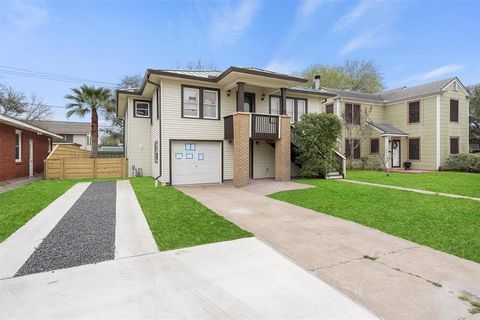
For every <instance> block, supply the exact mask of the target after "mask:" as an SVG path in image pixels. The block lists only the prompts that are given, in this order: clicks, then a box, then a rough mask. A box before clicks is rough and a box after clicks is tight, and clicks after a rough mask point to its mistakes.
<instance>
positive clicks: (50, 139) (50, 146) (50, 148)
mask: <svg viewBox="0 0 480 320" xmlns="http://www.w3.org/2000/svg"><path fill="white" fill-rule="evenodd" d="M50 152H52V138H48V153H50Z"/></svg>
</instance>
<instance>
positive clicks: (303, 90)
mask: <svg viewBox="0 0 480 320" xmlns="http://www.w3.org/2000/svg"><path fill="white" fill-rule="evenodd" d="M288 91H292V92H301V93H311V94H319V95H322V96H327V97H328V96H335V95H336V94H335V93H332V92H329V91H327V90H325V89H324V88H320V90H317V89H314V88H304V87H292V88H288Z"/></svg>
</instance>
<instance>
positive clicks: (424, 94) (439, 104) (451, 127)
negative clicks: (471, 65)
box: [323, 77, 470, 170]
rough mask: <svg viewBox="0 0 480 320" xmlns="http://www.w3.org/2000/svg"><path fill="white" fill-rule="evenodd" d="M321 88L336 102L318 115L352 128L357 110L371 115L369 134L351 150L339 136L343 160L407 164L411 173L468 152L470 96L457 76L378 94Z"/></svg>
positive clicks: (391, 165)
mask: <svg viewBox="0 0 480 320" xmlns="http://www.w3.org/2000/svg"><path fill="white" fill-rule="evenodd" d="M324 89H325V90H327V91H328V92H331V93H334V94H336V97H333V98H329V99H327V101H325V102H324V103H323V110H324V111H325V112H327V113H333V114H336V115H338V116H339V117H347V118H346V119H348V120H349V121H346V122H347V123H349V122H350V123H353V125H355V123H358V122H359V116H358V113H359V112H360V110H362V109H366V110H371V111H370V120H371V122H370V125H371V127H372V128H373V134H372V135H371V137H370V139H368V140H366V141H365V140H364V141H363V142H361V143H360V146H359V148H357V149H356V150H349V149H351V145H352V144H350V143H348V141H347V140H346V139H345V137H344V139H342V143H341V147H340V149H341V150H342V152H343V153H345V155H346V156H347V157H353V158H356V159H359V158H360V157H363V156H367V155H378V156H379V157H380V158H382V159H383V158H385V157H387V159H388V163H387V165H388V167H389V168H401V167H403V165H404V163H405V161H409V162H411V164H412V168H413V169H422V170H438V169H439V168H441V167H442V166H443V165H444V163H445V161H446V159H447V158H448V156H449V155H451V154H458V153H468V152H469V96H470V94H469V92H468V91H467V89H466V88H465V87H464V85H463V84H462V83H461V82H460V80H459V79H458V78H457V77H453V78H449V79H445V80H440V81H435V82H432V83H427V84H423V85H419V86H415V87H411V88H407V87H402V88H398V89H393V90H387V91H383V92H380V93H378V94H365V93H359V92H352V91H345V90H338V89H330V88H324ZM355 145H358V144H357V143H356V144H355Z"/></svg>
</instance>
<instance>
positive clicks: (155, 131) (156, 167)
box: [150, 89, 160, 178]
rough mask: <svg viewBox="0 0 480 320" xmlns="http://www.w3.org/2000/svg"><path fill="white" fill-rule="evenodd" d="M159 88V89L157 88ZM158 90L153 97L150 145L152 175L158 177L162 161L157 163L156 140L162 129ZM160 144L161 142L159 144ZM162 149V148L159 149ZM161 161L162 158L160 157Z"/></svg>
mask: <svg viewBox="0 0 480 320" xmlns="http://www.w3.org/2000/svg"><path fill="white" fill-rule="evenodd" d="M157 90H159V89H157ZM157 90H155V91H154V92H153V97H152V125H151V126H150V134H151V145H150V152H151V160H150V162H151V175H152V177H154V178H156V177H158V176H159V174H160V163H155V141H157V142H159V138H160V137H159V129H160V121H159V120H158V119H157V111H158V108H157ZM159 145H160V144H159ZM159 151H160V150H159ZM159 161H160V159H159Z"/></svg>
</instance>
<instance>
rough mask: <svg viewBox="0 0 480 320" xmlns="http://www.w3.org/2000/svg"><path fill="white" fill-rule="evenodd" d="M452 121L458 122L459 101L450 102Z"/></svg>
mask: <svg viewBox="0 0 480 320" xmlns="http://www.w3.org/2000/svg"><path fill="white" fill-rule="evenodd" d="M450 121H453V122H458V100H450Z"/></svg>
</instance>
